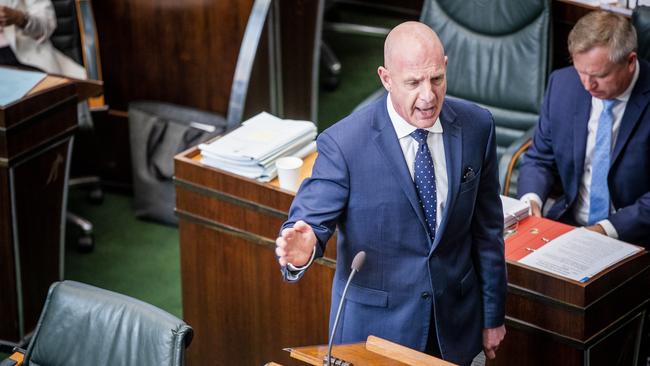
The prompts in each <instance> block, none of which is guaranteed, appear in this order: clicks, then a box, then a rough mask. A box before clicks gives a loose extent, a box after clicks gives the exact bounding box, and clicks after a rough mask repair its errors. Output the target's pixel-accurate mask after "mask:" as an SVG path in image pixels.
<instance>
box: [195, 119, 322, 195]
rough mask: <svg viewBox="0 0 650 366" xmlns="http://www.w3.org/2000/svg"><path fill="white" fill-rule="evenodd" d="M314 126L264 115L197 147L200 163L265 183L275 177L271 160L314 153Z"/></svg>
mask: <svg viewBox="0 0 650 366" xmlns="http://www.w3.org/2000/svg"><path fill="white" fill-rule="evenodd" d="M314 138H316V125H314V124H313V123H312V122H309V121H294V120H284V119H281V118H278V117H275V116H273V115H271V114H268V113H266V112H262V113H260V114H258V115H257V116H255V117H253V118H251V119H249V120H247V121H245V122H243V123H242V126H241V127H239V128H237V129H236V130H234V131H232V132H230V133H228V134H227V135H224V136H223V137H221V138H220V139H218V140H215V141H213V142H211V143H209V144H201V145H199V149H200V150H201V155H202V159H201V162H202V163H203V164H206V165H209V166H213V167H215V168H219V169H222V170H225V171H228V172H231V173H235V174H238V175H241V176H244V177H247V178H252V179H257V180H259V181H261V182H268V181H270V180H271V179H273V178H275V177H276V176H277V170H276V168H275V161H276V160H277V159H278V158H281V157H283V156H296V157H299V158H304V157H306V156H307V155H309V154H311V153H313V152H315V151H316V142H315V141H314Z"/></svg>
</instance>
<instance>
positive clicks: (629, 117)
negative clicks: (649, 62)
mask: <svg viewBox="0 0 650 366" xmlns="http://www.w3.org/2000/svg"><path fill="white" fill-rule="evenodd" d="M639 66H640V68H641V69H642V70H639V78H638V79H637V81H636V85H635V86H634V89H633V90H632V94H631V95H630V99H629V100H628V102H627V106H626V107H625V112H624V113H623V119H622V120H621V127H620V128H619V130H618V137H617V138H616V144H615V145H614V151H612V158H611V160H610V165H612V164H614V162H615V161H616V159H617V158H618V157H619V155H620V154H621V151H622V150H623V147H624V146H625V144H626V143H627V141H628V140H629V138H630V136H631V135H632V131H633V130H634V128H635V126H636V125H637V124H638V123H639V120H640V118H639V116H641V113H642V112H643V110H644V109H645V108H646V107H647V105H648V102H650V75H648V72H650V70H647V69H646V67H645V64H644V63H643V62H642V61H639Z"/></svg>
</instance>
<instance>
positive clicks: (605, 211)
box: [588, 99, 618, 225]
mask: <svg viewBox="0 0 650 366" xmlns="http://www.w3.org/2000/svg"><path fill="white" fill-rule="evenodd" d="M616 103H618V101H617V100H616V99H606V100H603V111H602V112H601V113H600V117H599V119H598V129H597V130H596V144H595V146H594V151H593V153H592V157H591V188H590V191H589V222H588V224H589V225H593V224H595V223H597V222H598V221H600V220H604V219H606V218H607V217H608V216H609V188H608V187H607V174H608V173H609V164H610V153H611V150H612V124H613V123H614V113H613V112H612V109H613V108H614V106H615V105H616Z"/></svg>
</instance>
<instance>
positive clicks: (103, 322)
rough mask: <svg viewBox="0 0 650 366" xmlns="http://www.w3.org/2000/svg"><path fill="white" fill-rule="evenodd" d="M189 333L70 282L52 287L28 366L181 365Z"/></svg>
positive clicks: (149, 311) (147, 310)
mask: <svg viewBox="0 0 650 366" xmlns="http://www.w3.org/2000/svg"><path fill="white" fill-rule="evenodd" d="M192 334H193V332H192V328H191V327H190V326H188V325H187V324H186V323H185V322H184V321H182V320H180V319H178V318H176V317H175V316H173V315H171V314H169V313H167V312H165V311H163V310H160V309H158V308H156V307H155V306H152V305H149V304H147V303H144V302H142V301H139V300H136V299H133V298H131V297H128V296H125V295H121V294H118V293H115V292H111V291H107V290H103V289H100V288H97V287H93V286H90V285H86V284H82V283H79V282H74V281H63V282H56V283H54V284H53V285H52V286H50V290H49V292H48V295H47V299H46V300H45V305H44V307H43V311H42V312H41V317H40V319H39V321H38V324H37V326H36V330H35V331H34V335H33V337H32V339H31V341H30V343H29V347H28V348H27V352H26V353H25V364H26V365H37V366H38V365H43V366H63V365H94V366H109V365H138V366H154V365H155V366H167V365H169V366H172V365H183V364H184V355H185V348H186V347H187V346H188V345H189V343H190V342H191V340H192Z"/></svg>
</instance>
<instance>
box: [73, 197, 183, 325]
mask: <svg viewBox="0 0 650 366" xmlns="http://www.w3.org/2000/svg"><path fill="white" fill-rule="evenodd" d="M131 201H132V199H131V198H130V197H127V196H123V195H119V194H111V193H106V197H105V199H104V202H103V203H102V204H101V205H94V204H91V203H89V202H88V201H87V200H86V196H85V192H83V191H80V190H71V191H70V199H69V203H68V205H69V208H70V210H71V211H73V212H75V213H77V214H79V215H81V216H83V217H85V218H87V219H89V220H90V221H91V222H92V223H93V225H94V230H95V250H94V251H93V252H92V253H87V254H81V253H78V252H77V251H76V250H75V247H74V245H75V240H76V233H75V232H73V230H71V229H70V228H69V229H68V238H67V240H66V242H67V250H66V258H65V278H66V279H70V280H76V281H80V282H85V283H89V284H92V285H95V286H98V287H101V288H105V289H108V290H112V291H116V292H119V293H122V294H125V295H129V296H133V297H135V298H137V299H140V300H142V301H145V302H148V303H150V304H152V305H155V306H158V307H160V308H162V309H164V310H167V311H168V312H170V313H172V314H174V315H176V316H179V317H181V316H182V304H181V286H180V259H179V243H178V229H176V228H173V227H168V226H164V225H160V224H156V223H151V222H147V221H143V220H139V219H136V218H135V216H134V214H133V210H132V208H131Z"/></svg>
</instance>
